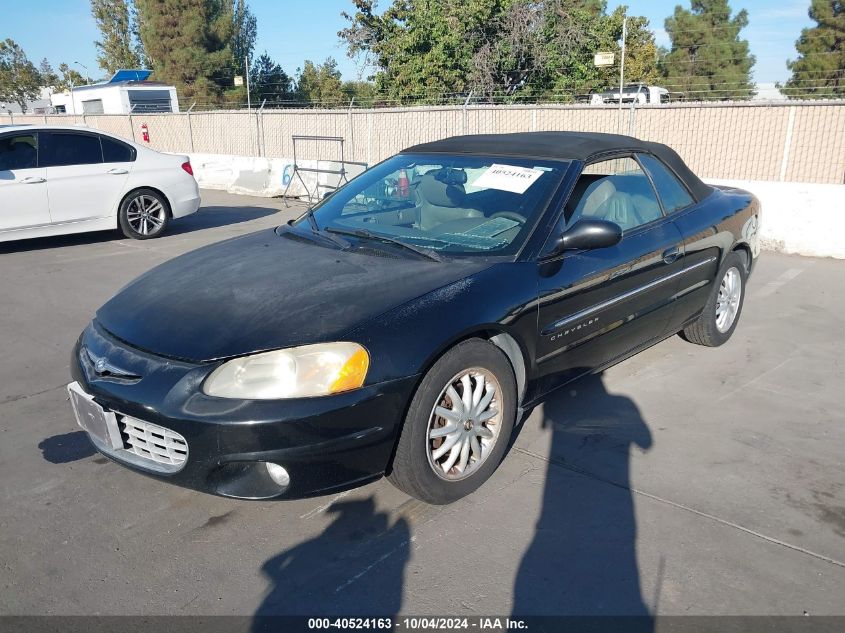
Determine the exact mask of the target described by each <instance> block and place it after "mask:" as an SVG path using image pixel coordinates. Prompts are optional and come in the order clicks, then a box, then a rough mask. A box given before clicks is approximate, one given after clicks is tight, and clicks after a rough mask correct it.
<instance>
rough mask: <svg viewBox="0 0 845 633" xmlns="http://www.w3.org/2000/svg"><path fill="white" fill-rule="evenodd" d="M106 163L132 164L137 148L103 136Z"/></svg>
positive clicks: (104, 160)
mask: <svg viewBox="0 0 845 633" xmlns="http://www.w3.org/2000/svg"><path fill="white" fill-rule="evenodd" d="M100 142H101V143H102V145H103V162H104V163H131V162H132V161H133V160H135V148H134V147H132V146H130V145H127V144H126V143H121V142H120V141H116V140H115V139H112V138H108V137H107V136H101V137H100Z"/></svg>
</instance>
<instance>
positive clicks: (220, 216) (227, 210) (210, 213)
mask: <svg viewBox="0 0 845 633" xmlns="http://www.w3.org/2000/svg"><path fill="white" fill-rule="evenodd" d="M278 212H279V209H275V208H273V207H256V206H249V207H237V208H233V207H219V206H209V207H201V208H200V210H199V211H197V212H196V213H192V214H191V215H187V216H185V217H183V218H176V219H175V220H171V221H170V224H169V225H168V227H167V229H166V230H165V232H164V235H162V237H163V238H167V236H169V235H182V234H184V233H193V232H195V231H204V230H207V229H214V228H219V227H223V226H229V225H233V224H240V223H242V222H250V221H252V220H258V219H260V218H265V217H267V216H270V215H273V214H274V213H278ZM281 223H282V221H281V220H279V224H281ZM125 239H127V238H126V237H124V235H123V234H122V233H121V232H120V231H118V230H116V229H115V230H114V231H92V232H90V233H74V234H71V235H56V236H52V237H36V238H32V239H27V240H12V241H9V242H0V255H2V254H5V253H23V252H27V251H39V250H44V249H52V248H60V247H64V246H82V245H86V244H102V243H106V242H116V241H119V240H125Z"/></svg>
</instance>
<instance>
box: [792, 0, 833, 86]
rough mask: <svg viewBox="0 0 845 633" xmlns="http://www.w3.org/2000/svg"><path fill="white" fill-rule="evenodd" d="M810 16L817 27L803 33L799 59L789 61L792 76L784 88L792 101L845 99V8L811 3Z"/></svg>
mask: <svg viewBox="0 0 845 633" xmlns="http://www.w3.org/2000/svg"><path fill="white" fill-rule="evenodd" d="M809 15H810V18H811V19H812V20H814V21H815V22H816V23H817V25H816V26H813V27H811V28H806V29H803V30H802V31H801V37H800V38H798V41H796V42H795V48H796V49H797V51H798V59H796V60H794V61H792V60H790V61H787V62H786V66H787V68H789V70H791V71H792V76H791V77H790V78H789V80H787V82H786V85H785V86H783V87H782V89H783V92H784V94H786V95H787V96H788V97H790V98H793V99H794V98H801V99H832V98H836V97H841V96H842V95H845V77H843V74H845V48H843V46H842V44H843V42H845V4H843V3H842V2H841V0H812V2H811V3H810V10H809Z"/></svg>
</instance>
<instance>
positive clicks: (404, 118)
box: [0, 98, 845, 184]
mask: <svg viewBox="0 0 845 633" xmlns="http://www.w3.org/2000/svg"><path fill="white" fill-rule="evenodd" d="M286 105H288V104H286ZM296 105H297V106H298V107H281V108H268V107H265V108H264V109H262V110H256V109H251V110H247V109H246V108H244V109H243V110H224V111H220V110H216V111H197V110H193V111H192V112H191V113H173V114H168V113H161V114H156V113H152V114H133V115H84V114H80V115H75V116H74V115H37V116H33V115H25V116H24V115H14V116H7V117H3V116H0V123H4V122H12V123H15V122H21V123H22V122H26V123H47V124H51V123H52V124H68V123H80V124H86V125H89V126H92V127H95V128H99V129H102V130H103V131H106V132H110V133H113V134H117V135H120V136H125V137H127V138H129V139H131V140H135V141H136V142H142V141H141V139H140V131H139V126H140V125H141V124H142V123H144V124H146V125H147V126H148V130H149V134H150V139H151V143H150V146H151V147H153V148H154V149H158V150H162V151H169V152H177V153H214V154H234V155H242V156H253V157H265V158H270V159H272V158H279V159H286V158H289V157H290V156H291V152H292V148H291V146H290V137H291V136H292V135H294V134H307V135H314V134H318V135H325V136H342V137H344V138H345V139H347V140H348V142H349V148H350V154H349V156H350V160H356V161H361V162H366V163H369V164H373V163H375V162H378V161H379V160H382V159H383V158H386V157H387V156H389V155H390V154H393V153H395V152H397V151H400V150H401V149H403V148H405V147H408V146H411V145H414V144H416V143H420V142H425V141H430V140H435V139H437V138H442V137H444V136H453V135H458V134H472V133H494V132H517V131H542V130H578V131H596V132H613V133H619V132H622V133H626V134H631V135H634V136H637V137H639V138H643V139H645V140H653V141H658V142H663V143H667V144H668V145H670V146H672V147H673V148H675V149H676V150H677V151H678V152H679V153H680V154H681V155H682V156H683V157H684V158H685V160H686V161H687V162H688V163H689V164H690V166H691V167H692V168H693V169H694V170H695V171H696V172H697V173H699V174H701V175H703V176H709V177H714V178H743V179H759V180H793V181H804V182H823V183H837V184H841V183H843V180H845V100H841V99H840V100H813V101H763V102H758V101H734V102H721V101H705V102H698V103H690V102H684V103H670V104H660V105H652V104H640V103H636V102H633V103H630V104H627V103H626V104H623V105H624V107H623V108H622V110H621V111H620V109H619V107H618V105H617V104H606V105H590V104H583V103H582V104H559V103H530V104H526V103H520V102H517V103H509V104H507V105H500V104H493V103H481V102H471V101H470V100H468V99H466V98H462V99H460V103H455V102H451V103H445V104H436V105H429V104H420V105H416V106H414V107H407V106H396V107H382V108H350V107H348V106H349V104H341V107H338V108H336V109H328V108H316V107H309V108H306V107H302V104H296ZM303 158H312V157H311V156H304V157H303Z"/></svg>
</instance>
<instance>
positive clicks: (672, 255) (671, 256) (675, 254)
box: [663, 246, 681, 264]
mask: <svg viewBox="0 0 845 633" xmlns="http://www.w3.org/2000/svg"><path fill="white" fill-rule="evenodd" d="M680 256H681V250H680V249H679V248H677V247H675V246H673V247H672V248H668V249H666V250H665V251H663V263H664V264H671V263H672V262H674V261H675V260H676V259H678V258H679V257H680Z"/></svg>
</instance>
